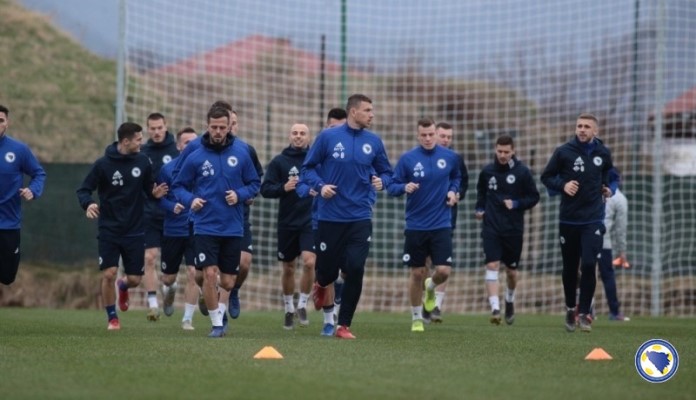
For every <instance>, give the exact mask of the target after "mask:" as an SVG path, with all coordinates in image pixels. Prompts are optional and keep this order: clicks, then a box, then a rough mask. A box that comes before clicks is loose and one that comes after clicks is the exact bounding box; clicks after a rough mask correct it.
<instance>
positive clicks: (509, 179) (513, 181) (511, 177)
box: [505, 174, 515, 185]
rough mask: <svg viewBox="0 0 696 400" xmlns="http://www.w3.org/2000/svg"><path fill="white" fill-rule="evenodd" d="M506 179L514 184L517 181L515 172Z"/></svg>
mask: <svg viewBox="0 0 696 400" xmlns="http://www.w3.org/2000/svg"><path fill="white" fill-rule="evenodd" d="M505 181H506V182H507V183H509V184H511V185H512V184H513V183H515V175H513V174H510V175H508V176H507V178H505Z"/></svg>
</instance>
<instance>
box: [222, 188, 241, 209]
mask: <svg viewBox="0 0 696 400" xmlns="http://www.w3.org/2000/svg"><path fill="white" fill-rule="evenodd" d="M225 193H227V195H226V196H225V201H226V202H227V205H230V206H233V205H235V204H237V201H239V198H238V197H237V192H235V191H234V190H228V191H226V192H225Z"/></svg>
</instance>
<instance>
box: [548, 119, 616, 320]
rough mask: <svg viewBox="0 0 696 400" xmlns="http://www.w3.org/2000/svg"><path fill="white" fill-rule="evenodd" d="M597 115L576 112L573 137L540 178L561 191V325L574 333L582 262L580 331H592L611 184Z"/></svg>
mask: <svg viewBox="0 0 696 400" xmlns="http://www.w3.org/2000/svg"><path fill="white" fill-rule="evenodd" d="M598 132H599V123H598V120H597V117H595V116H594V115H592V114H580V116H578V118H577V121H576V125H575V137H574V138H572V139H571V140H570V141H568V142H567V143H565V144H563V145H561V146H559V147H558V148H556V150H555V151H554V153H553V155H552V156H551V158H550V159H549V161H548V163H547V164H546V168H545V169H544V172H543V173H542V174H541V182H542V183H543V184H544V185H545V186H546V188H547V189H548V191H549V193H550V194H552V195H553V194H559V193H560V194H561V207H560V212H559V229H558V230H559V236H560V244H561V256H562V258H563V274H562V279H563V291H564V296H565V303H566V317H565V327H566V330H567V331H568V332H574V331H575V327H576V319H575V305H576V300H575V292H576V287H577V286H578V285H577V282H578V265H579V266H580V275H581V276H580V296H579V297H580V301H579V305H578V313H579V315H578V320H577V323H578V325H579V326H580V330H581V331H583V332H590V331H592V317H591V315H590V307H591V304H592V297H593V296H594V291H595V288H596V285H597V273H596V265H597V257H598V256H599V254H600V253H601V251H602V242H603V235H604V233H605V228H604V211H605V210H604V199H605V198H606V197H610V196H611V195H612V194H613V193H612V190H611V189H610V188H609V170H610V169H611V168H612V160H611V152H610V151H609V149H607V148H606V147H605V146H604V144H603V143H602V141H601V140H599V139H598V138H597V137H596V136H597V133H598Z"/></svg>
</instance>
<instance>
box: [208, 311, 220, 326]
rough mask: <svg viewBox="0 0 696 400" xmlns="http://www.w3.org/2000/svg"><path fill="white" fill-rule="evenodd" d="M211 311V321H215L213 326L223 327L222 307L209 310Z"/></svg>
mask: <svg viewBox="0 0 696 400" xmlns="http://www.w3.org/2000/svg"><path fill="white" fill-rule="evenodd" d="M208 312H209V313H210V322H212V323H213V326H217V327H222V314H223V313H222V312H220V309H218V308H216V309H214V310H208Z"/></svg>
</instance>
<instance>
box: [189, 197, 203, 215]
mask: <svg viewBox="0 0 696 400" xmlns="http://www.w3.org/2000/svg"><path fill="white" fill-rule="evenodd" d="M205 203H206V201H205V200H203V199H201V198H200V197H196V198H195V199H193V201H192V202H191V210H193V211H194V212H196V211H199V210H200V209H201V208H203V206H204V205H205Z"/></svg>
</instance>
